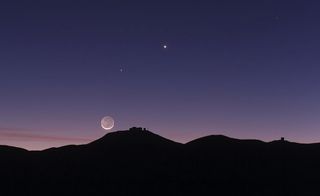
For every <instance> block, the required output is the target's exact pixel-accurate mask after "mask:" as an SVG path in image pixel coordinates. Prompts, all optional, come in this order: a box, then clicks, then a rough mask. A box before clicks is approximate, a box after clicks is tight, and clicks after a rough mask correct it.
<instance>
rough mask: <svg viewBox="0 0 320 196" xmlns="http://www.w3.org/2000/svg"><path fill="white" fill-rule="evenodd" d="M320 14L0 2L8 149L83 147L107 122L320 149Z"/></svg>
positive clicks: (0, 123) (231, 5)
mask: <svg viewBox="0 0 320 196" xmlns="http://www.w3.org/2000/svg"><path fill="white" fill-rule="evenodd" d="M319 8H320V3H318V2H317V1H303V0H299V1H281V0H277V1H275V0H274V1H273V0H266V1H262V0H260V1H257V0H255V1H253V0H252V1H238V0H229V1H226V0H223V1H222V0H221V1H202V2H199V1H192V2H191V1H188V2H186V1H168V2H165V1H152V2H151V1H145V2H142V1H127V2H125V1H121V2H120V1H73V2H70V1H51V3H49V2H48V1H20V2H19V1H7V2H5V1H1V6H0V27H1V30H0V68H1V71H0V90H1V91H0V95H1V98H0V143H1V144H9V145H15V146H22V147H25V148H29V149H40V148H47V147H50V146H57V145H64V144H69V143H83V142H85V141H87V140H88V141H90V140H93V139H96V138H98V137H101V136H102V135H104V134H105V133H106V132H105V131H103V130H102V129H101V128H100V125H99V122H100V119H101V118H102V117H103V116H105V115H111V116H113V117H114V118H115V120H116V127H115V128H114V130H121V129H127V128H129V127H131V126H143V127H147V128H149V129H150V130H151V131H154V132H155V133H158V134H160V135H162V136H165V137H168V138H170V139H173V140H176V141H180V142H186V141H189V140H192V139H194V138H196V137H200V136H204V135H209V134H224V135H228V136H231V137H237V138H257V139H262V140H266V141H270V140H273V139H278V138H280V137H282V136H284V137H286V138H287V139H289V140H293V141H297V142H315V141H320V130H319V129H320V123H319V122H320V121H319V119H320V105H319V100H320V89H319V88H320V86H319V84H320V77H319V75H320V74H319V73H320V67H319V63H320V56H319V51H320V39H319V35H320V26H319V21H320V12H319ZM163 45H167V46H168V47H167V49H164V48H163ZM121 69H122V70H123V72H121V71H120V70H121Z"/></svg>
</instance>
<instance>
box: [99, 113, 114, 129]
mask: <svg viewBox="0 0 320 196" xmlns="http://www.w3.org/2000/svg"><path fill="white" fill-rule="evenodd" d="M101 127H102V128H103V129H105V130H111V129H112V128H113V127H114V119H113V118H112V117H111V116H105V117H103V118H102V119H101Z"/></svg>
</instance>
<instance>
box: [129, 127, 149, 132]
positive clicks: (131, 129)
mask: <svg viewBox="0 0 320 196" xmlns="http://www.w3.org/2000/svg"><path fill="white" fill-rule="evenodd" d="M129 131H147V129H146V128H142V127H131V128H130V129H129Z"/></svg>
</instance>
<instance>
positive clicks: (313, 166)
mask: <svg viewBox="0 0 320 196" xmlns="http://www.w3.org/2000/svg"><path fill="white" fill-rule="evenodd" d="M0 157H1V162H0V165H1V173H0V177H1V178H0V179H1V180H0V188H1V193H2V194H1V195H67V194H68V195H268V196H269V195H276V196H278V195H320V190H319V189H318V182H319V174H320V168H319V165H320V144H297V143H292V142H289V141H285V140H277V141H273V142H262V141H259V140H239V139H234V138H229V137H226V136H222V135H217V136H207V137H203V138H199V139H196V140H193V141H191V142H188V143H186V144H180V143H177V142H174V141H171V140H168V139H166V138H163V137H161V136H159V135H156V134H154V133H152V132H150V131H148V130H144V129H141V128H131V129H130V130H127V131H117V132H113V133H109V134H106V135H105V136H103V137H102V138H100V139H98V140H96V141H93V142H91V143H89V144H85V145H70V146H63V147H60V148H50V149H46V150H43V151H27V150H24V149H20V148H15V147H9V146H0Z"/></svg>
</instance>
